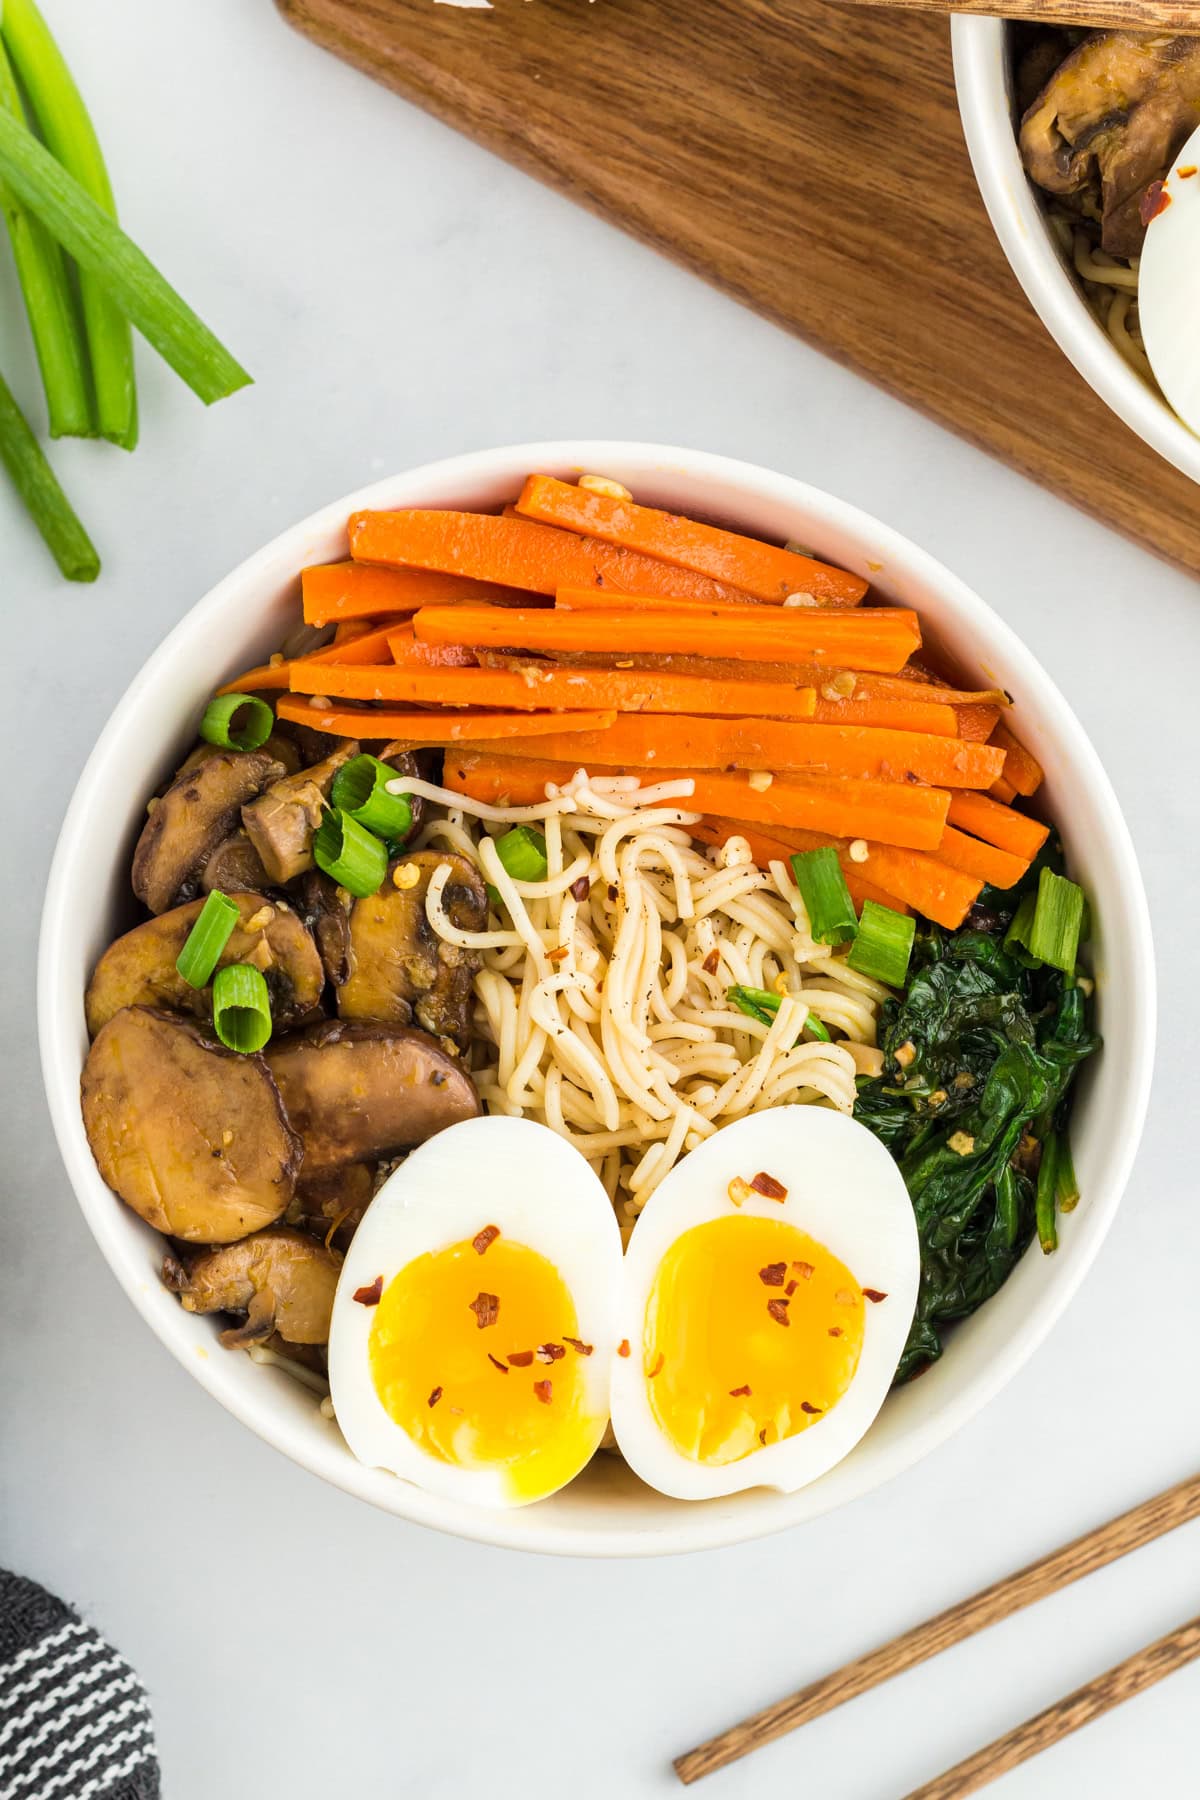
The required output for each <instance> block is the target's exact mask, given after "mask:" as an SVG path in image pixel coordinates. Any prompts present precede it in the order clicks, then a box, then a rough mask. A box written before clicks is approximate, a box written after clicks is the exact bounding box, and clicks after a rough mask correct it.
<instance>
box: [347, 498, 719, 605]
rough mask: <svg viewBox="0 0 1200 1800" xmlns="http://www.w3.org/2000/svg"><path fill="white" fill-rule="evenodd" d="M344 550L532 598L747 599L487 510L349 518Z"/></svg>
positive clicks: (700, 578) (665, 566)
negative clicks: (565, 591)
mask: <svg viewBox="0 0 1200 1800" xmlns="http://www.w3.org/2000/svg"><path fill="white" fill-rule="evenodd" d="M350 552H351V555H353V556H355V557H356V558H357V559H358V560H359V561H360V562H369V563H384V564H386V565H388V566H389V567H397V566H398V567H401V568H408V569H437V570H440V571H444V572H445V573H447V574H450V575H459V576H468V577H470V578H471V579H473V580H476V581H485V582H494V583H495V584H496V585H497V586H499V587H509V588H526V589H528V590H530V591H531V592H532V593H535V594H552V593H554V591H555V589H556V588H560V587H611V588H615V589H617V590H618V591H620V590H621V589H622V588H630V589H632V590H633V591H634V592H636V593H643V594H655V593H658V594H677V595H679V596H680V597H681V598H685V599H687V598H691V599H695V600H704V601H708V600H737V599H752V598H753V596H752V595H748V594H742V593H741V592H740V590H739V589H737V588H735V587H730V586H729V584H728V583H727V582H724V581H711V580H710V579H709V578H708V576H706V575H697V574H694V573H693V572H691V571H689V570H687V569H677V568H673V567H672V566H671V564H670V563H663V562H657V561H656V560H655V559H654V558H653V557H651V556H639V555H638V553H637V552H636V551H634V550H620V549H617V548H615V547H614V546H613V545H612V544H602V543H600V542H599V541H598V540H597V539H596V538H594V537H577V536H576V534H575V533H574V532H573V531H560V530H558V528H557V527H556V526H553V525H535V524H534V523H533V521H532V520H530V519H502V518H497V517H496V516H495V515H493V514H491V513H468V512H441V511H439V512H432V511H422V510H410V511H405V512H361V513H354V514H353V515H352V516H351V519H350ZM392 610H393V611H394V610H395V608H393V609H392Z"/></svg>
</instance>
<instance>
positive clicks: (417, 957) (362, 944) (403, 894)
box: [337, 850, 487, 1048]
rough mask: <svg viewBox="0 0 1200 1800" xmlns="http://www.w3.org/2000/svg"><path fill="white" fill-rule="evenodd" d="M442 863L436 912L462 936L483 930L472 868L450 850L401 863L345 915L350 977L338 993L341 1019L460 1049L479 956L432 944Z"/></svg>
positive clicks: (481, 897) (483, 908) (482, 900)
mask: <svg viewBox="0 0 1200 1800" xmlns="http://www.w3.org/2000/svg"><path fill="white" fill-rule="evenodd" d="M446 864H449V867H450V871H451V873H450V877H449V879H448V880H447V882H446V885H445V887H444V888H443V890H442V905H443V906H444V907H445V910H446V913H447V915H448V917H449V919H450V923H451V924H452V925H455V926H457V927H458V928H459V930H461V931H482V930H483V929H484V927H485V925H486V924H487V891H486V889H485V888H484V885H483V881H482V879H481V877H480V874H479V871H478V869H476V867H475V865H474V864H473V863H471V862H468V860H467V858H466V857H465V856H459V855H458V854H457V853H456V852H454V851H449V850H418V851H417V852H416V853H415V854H414V855H412V856H403V855H402V856H401V857H400V858H399V859H398V861H397V862H396V863H394V864H393V866H392V867H391V869H390V870H389V872H388V876H387V878H386V879H385V881H384V883H383V886H382V887H381V888H380V889H379V892H378V893H376V894H371V895H369V896H368V897H367V898H366V899H365V900H356V901H355V902H354V905H353V906H352V908H351V909H350V976H349V979H348V980H347V981H345V982H344V983H343V984H342V986H341V987H340V988H339V989H338V995H337V1003H338V1012H339V1013H340V1015H341V1017H342V1018H343V1019H386V1020H395V1021H396V1022H397V1023H400V1024H406V1023H407V1022H408V1021H409V1020H410V1019H413V1018H414V1017H415V1019H416V1022H417V1024H418V1025H421V1026H423V1027H424V1029H425V1030H426V1031H431V1032H433V1033H434V1034H435V1036H438V1037H448V1038H452V1039H453V1040H454V1041H455V1042H456V1043H458V1044H460V1045H462V1046H463V1047H464V1048H465V1047H466V1045H467V1043H468V1041H469V1039H470V1035H471V1000H472V984H473V982H474V977H475V971H476V970H477V969H478V967H479V962H480V959H479V955H478V953H477V952H476V951H473V950H463V949H460V947H459V946H458V945H457V944H448V943H446V942H444V940H443V939H441V938H439V937H438V935H437V933H436V932H435V931H434V929H433V927H432V926H431V925H430V923H429V920H428V918H427V917H426V913H425V896H426V894H427V893H428V891H429V883H430V880H431V879H432V877H433V874H434V871H435V870H437V869H440V868H442V867H443V866H444V865H446Z"/></svg>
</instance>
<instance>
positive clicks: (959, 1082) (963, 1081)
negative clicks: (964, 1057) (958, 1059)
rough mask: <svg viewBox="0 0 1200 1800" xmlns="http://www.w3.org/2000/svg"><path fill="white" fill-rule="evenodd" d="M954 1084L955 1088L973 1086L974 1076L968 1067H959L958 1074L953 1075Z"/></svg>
mask: <svg viewBox="0 0 1200 1800" xmlns="http://www.w3.org/2000/svg"><path fill="white" fill-rule="evenodd" d="M954 1085H955V1087H956V1088H969V1087H974V1086H975V1077H974V1076H973V1075H972V1073H971V1071H970V1069H960V1070H959V1071H958V1074H957V1075H956V1076H955V1077H954Z"/></svg>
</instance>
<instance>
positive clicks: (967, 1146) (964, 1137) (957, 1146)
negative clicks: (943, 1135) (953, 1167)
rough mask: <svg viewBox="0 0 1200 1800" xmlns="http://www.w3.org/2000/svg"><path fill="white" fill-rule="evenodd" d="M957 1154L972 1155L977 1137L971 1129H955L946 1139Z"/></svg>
mask: <svg viewBox="0 0 1200 1800" xmlns="http://www.w3.org/2000/svg"><path fill="white" fill-rule="evenodd" d="M946 1142H947V1143H948V1144H949V1146H950V1148H951V1149H952V1150H953V1152H954V1154H955V1155H956V1156H970V1154H971V1152H972V1150H973V1149H974V1148H975V1139H974V1138H973V1137H972V1136H971V1134H970V1132H969V1131H955V1132H952V1133H951V1135H950V1136H949V1137H948V1138H947V1139H946Z"/></svg>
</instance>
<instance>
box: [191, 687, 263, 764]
mask: <svg viewBox="0 0 1200 1800" xmlns="http://www.w3.org/2000/svg"><path fill="white" fill-rule="evenodd" d="M274 723H275V714H274V713H273V712H272V711H271V708H270V707H269V706H268V705H267V703H266V701H265V700H260V699H259V698H258V697H257V695H255V694H218V695H217V697H216V699H215V700H210V701H209V703H208V705H207V706H206V707H205V709H204V717H203V718H202V719H201V721H200V736H201V737H202V738H203V739H204V741H205V743H208V744H216V745H217V746H218V747H219V748H220V749H222V750H257V749H258V748H259V747H260V745H262V744H265V743H266V741H267V739H268V738H269V737H270V735H271V728H272V726H273V725H274Z"/></svg>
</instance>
